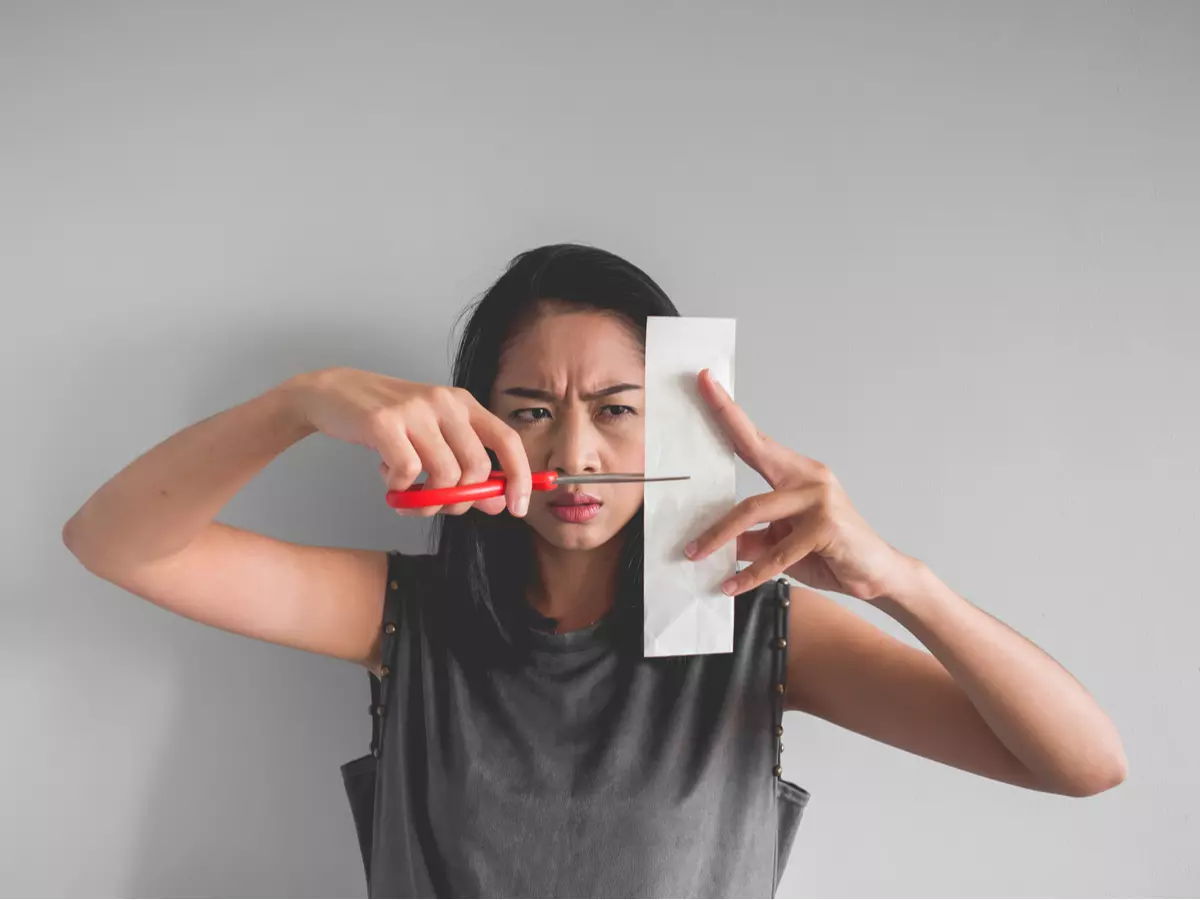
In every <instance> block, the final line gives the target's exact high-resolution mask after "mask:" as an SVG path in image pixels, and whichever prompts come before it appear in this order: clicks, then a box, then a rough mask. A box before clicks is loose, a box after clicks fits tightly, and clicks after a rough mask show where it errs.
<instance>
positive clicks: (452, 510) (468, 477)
mask: <svg viewBox="0 0 1200 900" xmlns="http://www.w3.org/2000/svg"><path fill="white" fill-rule="evenodd" d="M441 427H442V437H443V438H445V440H446V443H447V445H449V447H450V450H451V451H452V452H453V453H454V457H455V459H456V460H457V461H458V466H459V469H460V470H461V471H462V475H461V476H460V478H459V480H458V484H480V483H481V482H484V481H487V480H488V476H489V475H491V472H492V460H491V457H489V456H488V453H487V448H486V447H484V446H483V442H482V441H480V440H479V435H477V434H476V433H475V429H473V428H472V427H471V423H470V421H469V420H468V418H467V413H466V411H465V410H462V409H459V410H458V411H456V412H453V413H449V414H447V415H445V416H443V417H442V419H441ZM500 499H501V498H495V500H500ZM495 500H491V501H486V500H481V501H479V504H483V503H488V504H489V505H490V506H491V507H492V508H493V509H494V508H495V506H496V503H495ZM474 505H478V504H475V503H470V502H468V503H454V504H451V505H450V506H444V507H442V513H443V514H445V515H448V516H461V515H462V514H463V513H465V512H466V511H467V510H468V509H470V508H471V507H472V506H474ZM500 508H503V502H501V507H500Z"/></svg>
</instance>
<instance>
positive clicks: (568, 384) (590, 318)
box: [64, 245, 1126, 896]
mask: <svg viewBox="0 0 1200 900" xmlns="http://www.w3.org/2000/svg"><path fill="white" fill-rule="evenodd" d="M677 314H678V313H677V312H676V310H675V308H674V306H673V305H672V304H671V302H670V301H669V300H668V299H667V297H666V295H665V294H664V293H663V292H662V290H661V289H660V288H659V287H658V286H657V285H656V284H655V283H654V282H653V281H652V280H651V279H650V278H649V277H648V276H647V275H646V274H645V273H643V272H642V271H641V270H640V269H638V268H636V267H635V266H633V265H631V264H630V263H628V262H626V261H624V260H622V259H619V258H618V257H615V256H613V255H611V254H608V253H604V252H601V251H599V250H595V249H592V248H587V247H579V246H573V245H561V246H552V247H543V248H540V249H537V250H533V251H530V252H528V253H525V254H523V255H521V256H519V257H517V259H516V260H514V261H513V263H512V265H511V266H510V267H509V269H508V270H507V271H506V272H505V274H504V275H503V276H502V277H501V278H500V279H499V281H498V282H497V283H496V284H495V285H494V286H493V287H492V288H491V289H490V290H489V291H488V292H487V294H485V295H484V297H483V298H482V299H481V300H480V301H479V303H478V304H477V305H476V307H475V309H474V311H473V313H472V315H471V317H470V319H469V321H468V323H467V325H466V329H465V333H464V335H463V340H462V344H461V347H460V350H459V353H458V358H457V360H456V364H455V371H454V383H455V387H454V388H446V387H437V386H431V385H423V384H414V383H412V382H407V381H402V380H400V379H396V378H391V377H387V376H383V375H377V374H372V373H368V372H361V371H353V370H348V369H331V370H325V371H320V372H314V373H308V374H304V375H300V376H297V377H295V378H292V379H290V380H288V381H287V382H285V383H283V384H281V385H279V386H278V387H276V388H275V389H273V390H270V391H268V392H267V393H265V394H263V395H261V396H259V397H256V398H254V399H252V400H249V401H247V402H246V403H243V404H242V405H240V406H237V407H234V408H232V409H229V410H226V411H225V412H223V413H221V414H219V415H217V416H214V417H212V418H210V419H207V420H205V421H203V422H200V423H198V424H196V425H193V426H192V427H190V428H188V429H185V430H184V431H182V432H180V433H179V434H177V435H175V436H174V437H172V438H170V439H169V440H167V441H165V442H164V443H162V444H160V445H159V446H157V447H155V448H154V449H152V450H151V451H149V452H148V453H146V454H145V455H144V456H142V457H141V458H139V459H138V460H136V461H134V462H133V463H131V464H130V465H129V466H128V467H127V468H126V469H125V470H124V471H122V472H121V473H119V474H118V475H116V476H115V477H114V478H113V479H112V480H111V481H109V482H108V483H107V484H105V485H104V486H103V487H101V488H100V489H99V490H98V491H97V492H96V494H95V495H94V496H93V497H91V498H90V499H89V500H88V501H87V503H86V504H84V506H83V508H82V509H80V511H79V512H78V513H76V515H75V516H74V517H73V518H72V519H71V520H70V521H69V522H68V523H67V525H66V527H65V529H64V540H65V541H66V544H67V546H68V547H70V548H71V550H72V551H73V552H74V553H75V554H76V556H77V557H78V558H79V559H80V560H81V561H82V562H83V564H84V565H85V566H87V567H88V568H89V569H90V570H91V571H93V572H95V573H96V574H97V575H99V576H101V577H103V578H106V579H108V580H110V581H112V582H114V583H115V584H118V585H121V586H122V587H125V588H126V589H128V590H130V591H132V592H133V593H136V594H138V595H140V596H142V597H145V598H146V599H148V600H150V601H152V602H154V603H157V604H159V605H160V606H163V607H165V608H167V609H170V610H174V611H175V612H178V613H180V614H182V615H185V616H188V617H190V618H193V619H196V620H197V621H200V622H204V623H206V624H209V625H214V626H217V627H219V628H224V629H227V630H229V631H233V632H236V633H238V634H244V635H248V636H251V637H256V638H260V639H262V640H267V641H272V642H275V643H278V644H284V645H286V646H290V647H299V648H303V649H306V650H311V651H313V652H316V653H323V654H327V655H329V656H335V657H338V658H341V659H345V660H351V661H353V662H357V663H359V664H361V665H363V666H365V667H366V668H367V669H369V670H370V671H371V672H372V673H373V675H374V676H375V677H376V678H377V679H378V680H377V681H374V679H373V685H374V687H375V688H376V689H377V692H378V702H377V705H376V707H375V712H376V725H377V728H376V736H375V740H374V741H373V751H374V757H378V762H377V763H376V760H375V758H374V757H368V758H366V759H365V762H364V761H360V762H357V763H354V764H351V766H350V767H349V768H348V769H347V783H348V786H349V787H350V788H351V791H352V794H353V793H354V791H355V790H356V787H355V785H356V784H357V781H356V776H357V775H359V774H363V773H364V771H365V773H366V774H367V775H368V776H369V775H370V771H369V770H370V768H371V767H373V766H376V765H377V775H376V777H375V778H374V779H369V783H370V784H371V785H372V787H370V788H369V791H368V796H367V797H365V798H360V799H366V800H367V801H368V803H369V802H370V801H372V800H373V801H374V807H375V809H374V817H373V821H372V822H366V823H360V824H363V825H364V826H365V827H364V829H363V835H365V837H364V847H363V849H364V859H365V860H366V861H367V867H368V878H369V883H370V889H371V892H372V894H375V895H389V894H415V895H427V894H440V895H451V896H468V895H491V896H502V895H523V896H546V895H554V894H565V895H575V896H582V895H587V896H627V895H641V896H651V895H653V896H694V895H756V896H765V895H767V894H771V893H773V890H774V887H775V885H776V883H777V881H778V875H779V872H780V870H781V868H782V865H783V862H784V860H785V858H786V856H787V850H788V847H789V845H790V836H791V831H792V827H793V826H794V820H795V817H796V816H795V814H796V813H797V812H798V810H799V809H800V808H801V807H802V805H803V802H804V800H805V799H806V796H807V795H805V794H804V793H803V792H802V791H800V790H799V789H798V788H795V787H794V786H792V785H789V784H788V783H787V782H784V781H783V780H782V779H781V777H780V776H781V772H780V769H779V755H778V754H779V750H780V744H779V739H780V736H781V735H782V722H781V717H782V712H783V709H784V708H786V709H789V710H800V711H805V712H808V713H811V714H813V715H817V716H820V717H822V718H824V719H827V720H829V721H831V722H834V723H836V724H839V725H842V726H844V727H846V728H849V729H852V730H854V731H857V732H859V733H861V734H864V735H867V736H869V737H872V738H875V739H876V740H879V741H884V742H886V743H888V744H891V745H893V746H895V747H898V748H901V749H904V750H908V751H910V752H912V753H916V754H919V755H922V756H925V757H928V758H930V759H934V760H937V761H940V762H943V763H946V764H949V765H952V766H956V767H958V768H961V769H965V770H968V771H971V772H975V773H978V774H980V775H984V776H987V777H990V778H994V779H998V780H1001V781H1006V782H1009V783H1011V784H1015V785H1020V786H1022V787H1028V788H1034V789H1038V790H1043V791H1053V792H1057V793H1062V794H1069V795H1072V796H1083V795H1088V794H1095V793H1097V792H1099V791H1103V790H1105V789H1107V788H1110V787H1112V786H1113V785H1115V784H1118V783H1119V782H1120V781H1121V780H1122V779H1123V778H1124V777H1125V767H1126V764H1125V758H1124V754H1123V751H1122V748H1121V742H1120V739H1119V737H1118V735H1117V733H1116V731H1115V730H1114V728H1113V725H1112V723H1111V722H1110V721H1109V720H1108V718H1107V717H1106V716H1105V714H1104V713H1103V712H1102V711H1101V710H1100V708H1099V707H1098V706H1097V705H1096V704H1095V702H1093V700H1092V699H1091V698H1090V697H1089V695H1088V694H1087V693H1086V692H1085V691H1084V690H1083V688H1082V687H1080V685H1079V684H1078V683H1077V682H1076V681H1075V680H1074V679H1073V678H1072V677H1071V676H1070V675H1069V674H1068V673H1067V672H1065V671H1064V670H1063V669H1062V668H1060V667H1059V666H1058V665H1057V664H1056V663H1055V662H1054V661H1053V660H1051V659H1050V658H1049V657H1048V656H1046V655H1045V654H1043V653H1042V652H1041V651H1040V650H1038V649H1037V648H1036V647H1034V646H1033V645H1032V644H1030V643H1029V642H1028V641H1026V640H1025V639H1023V638H1022V637H1020V636H1019V635H1017V634H1016V633H1014V632H1013V631H1011V630H1010V629H1008V628H1007V627H1005V626H1004V625H1003V624H1001V623H1000V622H998V621H996V620H995V619H993V618H991V617H989V616H988V615H987V614H985V613H983V612H981V611H980V610H978V609H976V608H975V607H973V606H971V605H970V604H969V603H968V602H967V601H966V600H964V599H962V598H961V597H959V596H957V595H955V594H954V593H953V592H952V591H951V590H950V589H949V588H947V587H946V586H945V585H944V584H942V582H941V581H939V580H938V578H937V577H936V576H935V575H934V574H933V573H932V572H931V571H930V570H929V568H928V567H927V566H925V565H924V564H922V563H921V562H920V561H918V560H916V559H913V558H912V557H909V556H906V555H904V554H903V553H901V552H900V551H898V550H896V549H894V548H893V547H891V546H890V545H888V544H887V543H885V542H884V541H883V540H882V539H881V538H880V537H878V536H877V535H876V534H875V533H874V532H873V531H872V530H871V528H870V526H868V524H867V523H866V522H865V521H863V519H862V518H861V517H860V516H859V515H858V513H857V512H856V511H855V510H854V508H853V506H851V504H850V502H849V500H848V499H847V497H846V495H845V494H844V492H843V491H842V489H841V488H840V486H839V485H838V482H837V480H836V479H835V478H834V476H833V475H832V474H831V473H830V471H829V470H828V469H827V468H826V467H825V466H823V465H821V464H820V463H818V462H815V461H814V460H811V459H808V458H806V457H804V456H801V455H799V454H797V453H794V452H792V451H790V450H788V449H785V448H784V447H781V446H780V445H778V444H776V443H775V442H773V441H772V440H771V439H770V438H768V437H766V436H764V435H762V434H761V433H759V432H758V431H757V430H756V429H755V427H754V426H753V424H751V422H750V421H749V419H748V418H747V417H746V415H745V413H744V412H743V411H742V410H741V409H740V408H739V407H738V406H737V405H736V404H734V403H733V401H732V400H731V399H730V398H729V397H728V396H727V395H726V394H725V393H724V392H723V390H722V389H721V388H720V387H719V386H718V385H717V384H716V383H715V382H714V381H712V380H711V379H710V378H709V377H708V376H707V375H705V374H703V373H701V374H699V376H698V378H699V390H700V392H701V394H702V395H703V396H704V398H705V400H706V401H707V402H708V404H709V406H710V407H711V409H712V413H713V415H714V416H715V417H716V420H717V421H718V422H719V423H720V425H721V427H722V428H723V429H724V431H725V432H726V433H727V434H728V436H729V438H730V439H731V441H732V443H733V446H734V447H735V448H736V450H737V452H738V454H739V455H740V456H741V457H742V458H743V459H744V460H746V462H747V463H749V464H750V465H751V466H753V467H754V468H755V469H756V470H757V471H758V472H759V473H760V474H761V475H762V476H763V477H764V478H765V479H766V481H767V482H768V484H769V485H770V488H771V489H770V490H769V491H768V492H766V493H764V494H761V495H759V496H757V497H752V498H751V499H749V500H746V501H744V502H742V503H740V504H738V505H737V506H735V507H734V508H733V509H732V510H731V511H730V512H729V514H728V515H727V516H725V517H724V518H723V519H722V520H721V521H719V522H718V523H717V524H715V525H714V526H713V527H712V528H710V529H709V530H708V531H706V532H705V533H704V534H700V535H696V540H695V542H694V544H693V545H691V546H690V547H689V548H688V551H687V552H688V555H689V556H691V557H692V558H693V559H699V558H702V557H704V556H705V555H707V554H709V553H711V552H712V551H713V550H715V549H716V548H718V547H720V546H722V545H724V544H726V543H728V542H730V541H736V542H737V550H738V557H739V558H740V559H742V560H745V561H747V562H749V563H750V565H749V566H748V567H746V568H745V569H743V570H741V571H740V572H739V573H738V574H736V575H735V576H734V577H732V578H731V579H730V580H729V582H728V583H727V584H726V585H725V590H726V591H727V592H728V593H730V594H736V595H738V599H737V604H736V610H737V614H736V633H735V645H734V651H733V653H731V654H718V655H713V656H697V657H687V658H679V659H645V658H643V657H642V654H641V649H640V644H641V641H640V631H639V629H640V602H641V560H640V551H641V540H642V538H641V522H642V519H641V502H642V488H641V486H640V485H639V484H636V483H634V484H613V485H601V486H597V487H589V488H588V489H587V491H586V493H585V492H583V491H580V490H578V489H576V488H567V489H559V490H557V491H555V492H553V493H549V494H546V493H537V494H533V495H531V492H530V471H531V467H532V468H533V469H534V470H539V469H557V470H558V471H560V472H566V473H592V472H638V471H641V470H642V466H643V453H644V443H643V437H644V428H643V419H642V413H643V408H644V404H643V397H642V391H641V388H640V387H639V385H641V383H642V377H643V375H644V359H643V344H644V333H645V319H646V316H648V315H677ZM317 431H319V432H322V433H324V434H327V435H330V436H332V437H334V438H338V439H341V440H344V441H349V442H353V443H358V444H365V445H367V446H369V447H371V448H373V449H375V450H377V451H378V452H379V454H380V456H381V458H382V462H381V464H380V471H381V473H382V475H383V480H384V482H385V484H386V487H387V488H389V489H394V490H402V489H405V488H408V487H409V486H410V485H411V484H412V483H413V482H414V480H415V479H417V477H418V475H419V474H420V473H421V472H422V471H424V472H426V473H427V474H428V483H429V484H430V485H433V486H450V485H455V484H460V483H462V484H466V483H472V482H477V481H481V480H485V479H486V477H487V474H488V472H489V471H490V470H491V469H492V468H493V465H494V464H497V463H498V464H499V466H500V467H501V468H503V469H504V471H505V472H506V473H507V476H508V483H507V493H506V495H505V496H504V497H500V498H496V499H493V500H483V501H479V502H476V503H474V504H470V503H460V504H457V505H455V506H453V507H446V508H444V509H440V510H438V509H427V510H424V511H422V512H419V513H417V514H418V515H421V514H423V515H433V514H436V513H439V512H440V513H441V514H442V515H443V517H442V518H441V519H440V535H439V537H440V539H439V541H438V545H437V551H436V554H435V555H434V556H429V557H412V558H406V557H401V556H399V555H397V554H385V553H381V552H373V551H368V550H345V549H334V548H319V547H303V546H297V545H293V544H289V543H284V542H281V541H277V540H273V539H271V538H268V537H264V536H261V535H257V534H252V533H249V532H246V531H242V530H239V529H237V528H232V527H229V526H226V525H223V524H220V523H218V522H216V521H214V517H215V516H216V515H217V513H218V512H219V511H220V510H221V508H222V507H223V506H224V505H225V504H226V502H227V501H228V500H229V499H230V498H231V497H232V496H233V495H234V494H235V493H236V492H237V491H238V490H239V489H240V488H241V487H242V486H243V485H245V484H246V482H248V481H249V480H250V479H251V478H252V477H253V476H254V474H255V473H256V472H258V471H259V470H261V469H262V468H263V467H264V466H266V465H267V463H269V462H270V461H271V460H272V459H273V458H274V457H276V456H277V455H279V454H280V453H282V452H283V451H284V450H285V449H287V448H288V447H289V446H291V445H292V444H294V443H296V442H297V441H299V440H301V439H303V438H304V437H306V436H307V435H310V434H312V433H313V432H317ZM489 450H490V451H492V452H493V453H494V455H495V460H493V459H492V458H490V457H489V452H488V451H489ZM759 525H766V526H767V527H766V528H765V529H762V530H759V529H758V528H757V527H756V526H759ZM781 575H788V576H791V578H793V579H795V580H797V581H799V582H802V583H803V584H806V585H808V586H810V587H811V588H817V589H819V590H824V591H837V592H840V593H843V594H848V595H850V596H852V597H855V598H857V599H859V600H861V601H864V602H866V603H870V604H872V605H874V606H876V607H877V608H879V609H881V610H883V611H884V612H886V613H888V614H889V615H891V616H892V617H893V618H895V619H896V620H897V621H898V622H900V623H901V624H902V625H903V626H904V627H905V628H907V629H908V630H909V631H910V632H911V633H912V634H913V635H915V636H916V637H917V638H918V639H919V640H920V641H921V643H922V644H924V645H925V647H927V648H928V649H929V651H931V652H930V653H923V652H921V651H919V650H916V649H914V648H912V647H910V646H908V645H906V644H905V643H903V642H901V641H898V640H896V639H894V638H892V637H889V636H888V635H886V634H884V633H883V632H881V631H879V630H877V629H876V628H874V627H873V626H871V625H870V624H868V623H867V622H866V621H864V620H863V619H861V618H859V617H857V616H855V615H853V614H851V613H850V612H847V611H845V610H844V609H843V608H842V607H841V606H840V605H838V604H836V603H834V602H832V601H831V600H829V599H828V598H827V597H825V596H824V595H823V594H821V593H818V592H817V591H814V590H809V589H803V588H792V589H791V591H790V598H789V593H788V590H787V588H786V582H784V581H782V580H778V581H776V580H774V579H778V578H779V576H781ZM789 810H790V811H791V813H792V814H791V815H789Z"/></svg>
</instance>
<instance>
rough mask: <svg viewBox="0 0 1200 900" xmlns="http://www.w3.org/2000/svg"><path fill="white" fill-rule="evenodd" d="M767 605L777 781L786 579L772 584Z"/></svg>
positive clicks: (788, 599)
mask: <svg viewBox="0 0 1200 900" xmlns="http://www.w3.org/2000/svg"><path fill="white" fill-rule="evenodd" d="M770 602H771V604H772V605H773V606H774V607H775V608H774V610H773V613H774V614H773V616H772V619H773V622H774V626H775V627H774V629H773V633H772V635H771V654H772V659H771V664H772V668H773V684H772V686H771V691H772V695H773V696H772V701H773V705H772V719H773V721H772V728H773V729H774V731H775V734H774V738H775V777H776V778H780V777H782V775H783V713H784V711H785V710H786V709H787V671H788V652H787V647H788V638H787V635H788V610H789V608H790V607H791V605H792V589H791V585H790V584H788V582H787V580H786V579H783V578H780V579H779V580H777V581H776V582H775V590H774V594H773V596H772V597H771V599H770Z"/></svg>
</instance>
